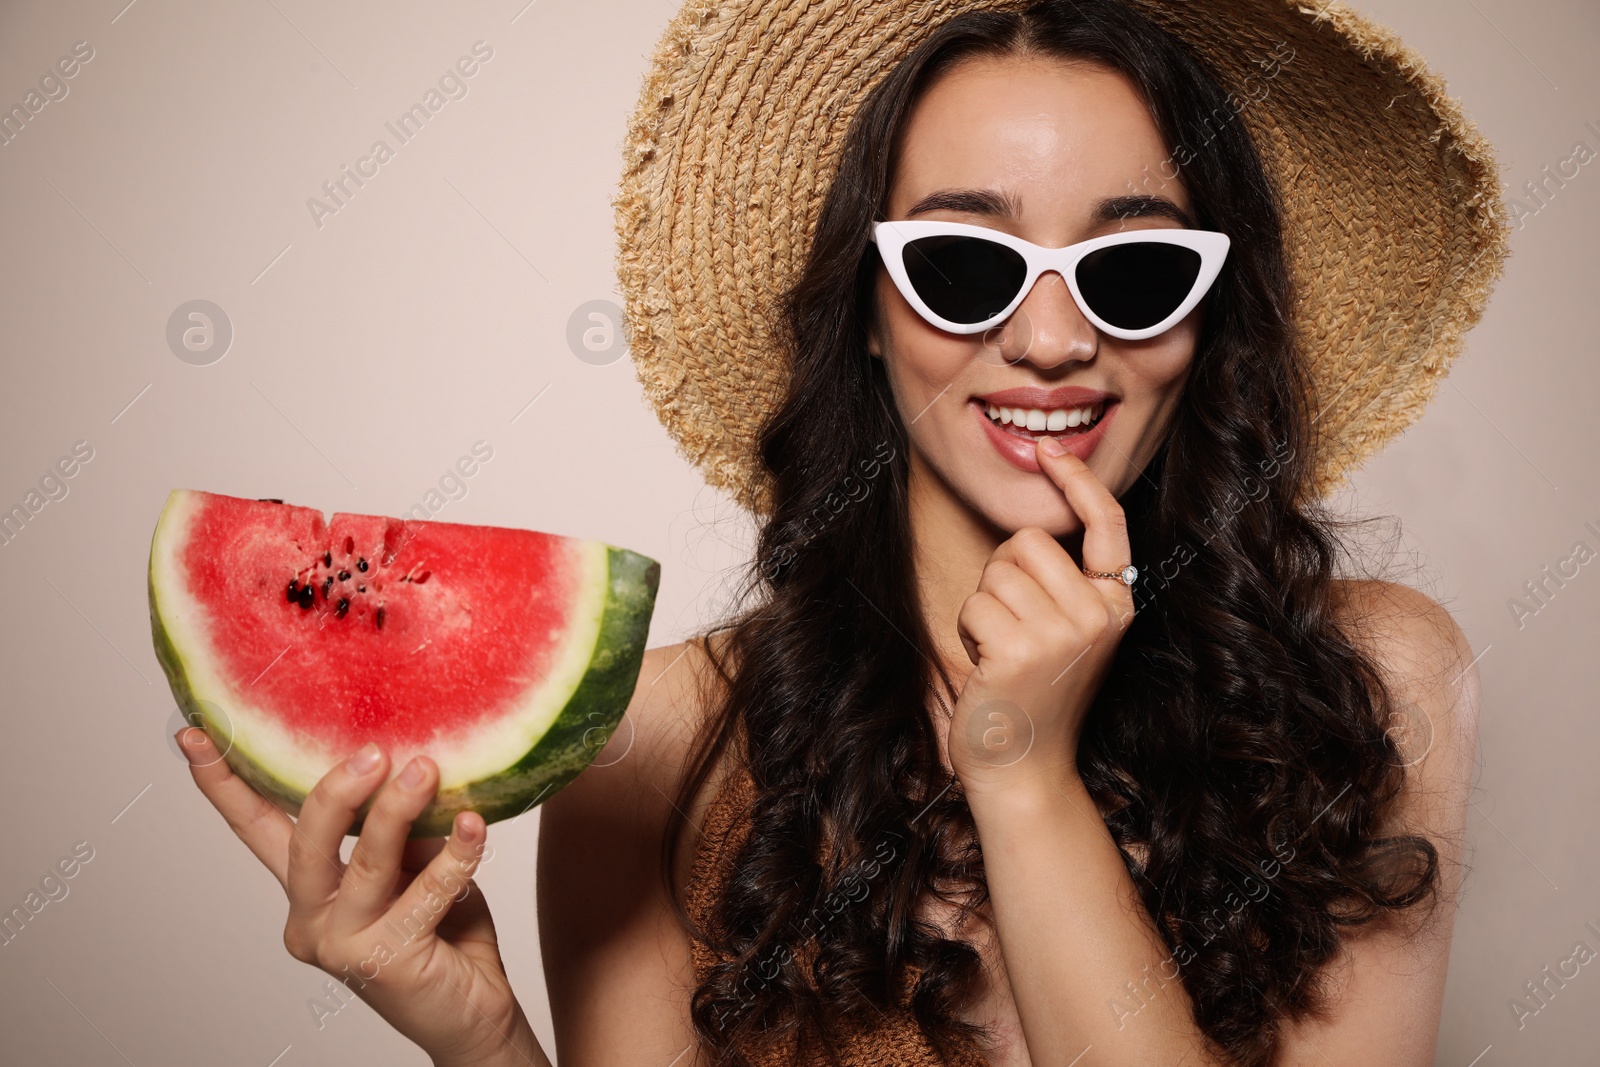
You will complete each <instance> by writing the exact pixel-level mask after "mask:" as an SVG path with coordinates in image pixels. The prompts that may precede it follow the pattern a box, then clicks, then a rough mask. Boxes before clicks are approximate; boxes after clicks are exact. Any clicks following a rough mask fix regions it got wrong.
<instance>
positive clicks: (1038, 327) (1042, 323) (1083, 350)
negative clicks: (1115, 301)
mask: <svg viewBox="0 0 1600 1067" xmlns="http://www.w3.org/2000/svg"><path fill="white" fill-rule="evenodd" d="M984 347H985V348H989V349H992V350H993V352H994V354H995V355H996V356H997V357H998V360H997V361H999V360H1003V361H1004V362H1006V363H1020V362H1022V361H1023V360H1027V361H1028V362H1029V363H1032V364H1033V365H1034V366H1036V367H1041V368H1050V367H1058V366H1061V365H1062V364H1065V363H1073V362H1082V361H1084V360H1089V359H1093V358H1094V355H1095V352H1096V351H1098V350H1099V347H1100V331H1098V330H1096V329H1095V326H1094V323H1092V322H1090V321H1089V320H1088V319H1086V318H1085V317H1084V315H1083V312H1082V310H1080V309H1079V307H1078V303H1077V301H1075V300H1073V299H1072V291H1071V290H1070V289H1068V288H1067V281H1066V279H1065V278H1063V277H1062V276H1061V274H1060V272H1058V271H1053V270H1047V271H1045V272H1044V273H1042V274H1040V275H1039V277H1038V278H1037V279H1035V281H1034V283H1033V289H1032V290H1030V291H1029V293H1028V295H1027V296H1025V297H1024V298H1023V300H1022V303H1021V304H1019V305H1018V306H1017V310H1015V311H1013V312H1012V313H1011V316H1010V318H1008V319H1006V321H1005V322H1003V323H1001V324H1000V325H999V326H996V327H994V328H993V329H991V330H990V331H989V332H988V333H987V334H985V335H984Z"/></svg>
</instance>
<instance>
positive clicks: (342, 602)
mask: <svg viewBox="0 0 1600 1067" xmlns="http://www.w3.org/2000/svg"><path fill="white" fill-rule="evenodd" d="M349 610H350V601H349V600H348V599H346V598H345V597H340V598H339V608H338V612H337V614H338V617H339V618H341V619H342V618H344V613H345V612H347V611H349Z"/></svg>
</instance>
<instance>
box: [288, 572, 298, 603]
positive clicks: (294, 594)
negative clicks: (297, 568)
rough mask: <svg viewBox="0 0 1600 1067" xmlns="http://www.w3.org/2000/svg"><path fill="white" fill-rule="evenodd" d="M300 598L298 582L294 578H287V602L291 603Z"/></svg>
mask: <svg viewBox="0 0 1600 1067" xmlns="http://www.w3.org/2000/svg"><path fill="white" fill-rule="evenodd" d="M299 599H300V582H299V580H298V579H296V578H290V579H289V603H291V604H293V603H294V602H295V601H296V600H299Z"/></svg>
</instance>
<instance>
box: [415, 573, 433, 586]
mask: <svg viewBox="0 0 1600 1067" xmlns="http://www.w3.org/2000/svg"><path fill="white" fill-rule="evenodd" d="M432 573H433V572H432V571H423V572H422V573H421V574H419V575H417V576H416V577H415V578H413V579H411V580H412V581H413V582H416V583H417V584H418V585H421V584H422V583H423V582H425V581H427V580H428V575H430V574H432Z"/></svg>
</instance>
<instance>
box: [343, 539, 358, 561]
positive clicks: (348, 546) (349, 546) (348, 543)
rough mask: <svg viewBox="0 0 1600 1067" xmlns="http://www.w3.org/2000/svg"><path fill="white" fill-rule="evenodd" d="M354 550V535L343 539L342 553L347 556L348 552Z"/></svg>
mask: <svg viewBox="0 0 1600 1067" xmlns="http://www.w3.org/2000/svg"><path fill="white" fill-rule="evenodd" d="M355 550H356V539H355V538H354V537H346V538H345V539H344V554H345V555H347V556H348V555H349V554H350V553H352V552H354V551H355Z"/></svg>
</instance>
